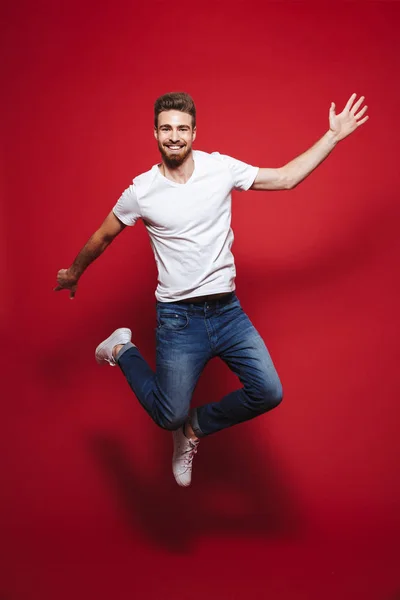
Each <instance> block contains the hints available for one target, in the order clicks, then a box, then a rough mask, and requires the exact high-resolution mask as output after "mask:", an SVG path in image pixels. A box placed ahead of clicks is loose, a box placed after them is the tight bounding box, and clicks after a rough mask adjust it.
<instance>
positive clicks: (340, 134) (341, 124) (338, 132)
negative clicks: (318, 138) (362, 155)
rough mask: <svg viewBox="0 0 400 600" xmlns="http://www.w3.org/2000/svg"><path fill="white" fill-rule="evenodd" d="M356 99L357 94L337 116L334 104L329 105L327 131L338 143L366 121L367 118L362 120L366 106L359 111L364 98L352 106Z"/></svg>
mask: <svg viewBox="0 0 400 600" xmlns="http://www.w3.org/2000/svg"><path fill="white" fill-rule="evenodd" d="M356 98H357V94H352V95H351V96H350V98H349V100H348V102H347V104H346V106H345V107H344V109H343V110H342V112H341V113H339V114H338V115H337V114H336V112H335V103H334V102H332V104H331V107H330V110H329V129H330V131H332V133H334V134H335V137H336V139H337V141H338V142H340V140H343V139H344V138H345V137H347V136H348V135H350V133H353V131H355V130H356V129H357V127H360V125H362V124H363V123H365V122H366V121H368V118H369V117H368V116H366V117H364V118H363V115H365V113H366V111H367V109H368V106H367V105H365V106H364V107H363V108H361V109H360V107H361V105H362V103H363V102H364V100H365V98H364V96H361V97H360V98H359V99H358V100H357V102H356V103H355V104H354V101H355V99H356Z"/></svg>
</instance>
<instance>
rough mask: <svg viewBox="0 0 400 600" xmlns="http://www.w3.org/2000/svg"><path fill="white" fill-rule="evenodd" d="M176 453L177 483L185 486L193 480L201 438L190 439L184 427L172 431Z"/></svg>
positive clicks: (174, 461) (175, 469) (173, 458)
mask: <svg viewBox="0 0 400 600" xmlns="http://www.w3.org/2000/svg"><path fill="white" fill-rule="evenodd" d="M172 438H173V441H174V454H173V456H172V472H173V474H174V477H175V479H176V483H177V484H178V485H181V486H183V487H187V486H188V485H190V482H191V480H192V463H193V459H194V455H195V454H196V452H197V447H198V445H199V440H196V441H195V440H189V438H187V437H186V435H185V434H184V433H183V427H180V428H179V429H178V430H177V431H174V432H173V433H172Z"/></svg>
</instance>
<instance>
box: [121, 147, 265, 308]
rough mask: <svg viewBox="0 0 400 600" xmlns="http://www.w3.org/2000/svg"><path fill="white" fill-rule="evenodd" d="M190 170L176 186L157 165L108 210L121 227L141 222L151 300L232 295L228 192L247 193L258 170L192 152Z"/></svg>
mask: <svg viewBox="0 0 400 600" xmlns="http://www.w3.org/2000/svg"><path fill="white" fill-rule="evenodd" d="M193 159H194V171H193V174H192V176H191V177H190V179H189V180H188V181H187V182H186V183H184V184H182V183H176V182H174V181H171V180H170V179H167V178H166V177H164V176H163V175H162V174H161V172H160V169H159V168H158V165H154V166H153V167H152V168H151V169H150V170H149V171H147V172H146V173H143V174H142V175H139V176H138V177H136V178H135V179H134V180H133V183H132V185H130V186H129V187H128V188H127V189H126V190H125V191H124V193H123V194H122V196H121V197H120V199H119V200H118V202H117V204H116V205H115V206H114V208H113V212H114V214H115V215H116V217H117V218H118V219H119V220H120V221H122V223H124V224H125V225H134V224H135V223H136V221H137V220H138V219H140V218H141V219H143V222H144V224H145V226H146V229H147V231H148V233H149V236H150V243H151V246H152V248H153V252H154V257H155V260H156V263H157V268H158V286H157V289H156V294H155V295H156V298H157V300H159V301H160V302H174V301H177V300H183V299H185V298H191V297H195V296H204V295H207V294H217V293H221V292H232V291H233V290H234V289H235V275H236V271H235V263H234V258H233V255H232V252H231V246H232V243H233V232H232V229H231V191H232V190H233V189H236V190H248V189H249V188H250V187H251V186H252V184H253V183H254V180H255V178H256V176H257V173H258V167H253V166H250V165H247V164H246V163H244V162H242V161H239V160H236V159H234V158H231V157H230V156H224V155H222V154H219V153H218V152H213V153H212V154H207V153H206V152H201V151H199V150H193Z"/></svg>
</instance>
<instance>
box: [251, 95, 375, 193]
mask: <svg viewBox="0 0 400 600" xmlns="http://www.w3.org/2000/svg"><path fill="white" fill-rule="evenodd" d="M355 99H356V94H353V95H352V96H351V97H350V98H349V100H348V102H347V104H346V106H345V108H344V109H343V111H342V112H341V113H340V114H338V115H336V112H335V104H334V103H333V102H332V104H331V107H330V110H329V130H328V131H327V132H326V133H325V135H324V136H323V137H322V138H321V139H320V140H319V141H318V142H317V143H316V144H314V146H312V147H311V148H309V149H308V150H306V152H304V153H303V154H301V155H300V156H298V157H297V158H295V159H294V160H292V161H290V162H289V163H287V164H286V165H285V166H284V167H280V168H278V169H263V168H262V169H259V172H258V174H257V177H256V179H255V181H254V183H253V185H252V186H251V188H250V189H252V190H290V189H292V188H294V187H296V185H298V184H299V183H300V182H301V181H303V179H305V178H306V177H308V175H310V173H312V172H313V171H314V169H316V167H318V165H320V164H321V163H322V162H323V161H324V160H325V159H326V158H327V156H329V154H330V153H331V152H332V150H333V149H334V147H335V146H336V144H337V143H338V142H340V141H341V140H343V139H344V138H345V137H347V136H348V135H350V134H351V133H353V131H355V130H356V129H357V127H359V126H360V125H362V124H363V123H365V122H366V121H367V120H368V116H366V117H364V118H362V117H363V115H364V114H365V112H366V110H367V108H368V107H367V106H364V107H363V108H362V109H361V110H359V108H360V106H361V104H362V103H363V101H364V96H361V98H359V99H358V100H357V102H356V103H355V104H354V105H353V103H354V101H355Z"/></svg>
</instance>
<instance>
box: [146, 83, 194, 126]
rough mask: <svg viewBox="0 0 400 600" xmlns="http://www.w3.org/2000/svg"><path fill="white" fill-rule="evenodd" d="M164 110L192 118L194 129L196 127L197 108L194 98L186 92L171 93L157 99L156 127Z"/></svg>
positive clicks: (155, 104) (155, 107)
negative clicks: (178, 112) (181, 113)
mask: <svg viewBox="0 0 400 600" xmlns="http://www.w3.org/2000/svg"><path fill="white" fill-rule="evenodd" d="M164 110H179V111H181V112H184V113H188V114H189V115H191V116H192V127H193V129H194V128H195V127H196V107H195V105H194V102H193V98H191V96H189V94H186V93H185V92H171V93H169V94H164V95H163V96H160V97H159V98H157V100H156V101H155V103H154V127H156V128H157V126H158V115H159V114H160V112H163V111H164Z"/></svg>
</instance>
